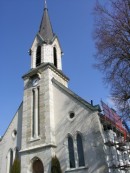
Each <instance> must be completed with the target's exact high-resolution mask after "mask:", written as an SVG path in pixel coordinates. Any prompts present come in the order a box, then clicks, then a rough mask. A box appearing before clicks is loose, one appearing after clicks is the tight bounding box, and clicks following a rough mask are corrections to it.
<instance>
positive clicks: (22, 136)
mask: <svg viewBox="0 0 130 173" xmlns="http://www.w3.org/2000/svg"><path fill="white" fill-rule="evenodd" d="M29 54H30V56H31V65H30V69H29V71H28V72H27V73H26V74H24V75H23V76H22V78H23V82H24V91H23V100H22V102H21V105H20V106H19V108H18V110H17V111H16V114H15V115H14V117H13V119H12V121H11V123H10V125H9V126H8V128H7V130H6V132H5V134H4V135H3V136H2V138H1V141H0V173H10V170H11V167H12V165H13V162H14V160H15V158H16V157H18V158H19V160H20V164H21V173H51V166H52V165H51V160H52V158H53V157H55V156H56V157H57V158H58V160H59V162H60V165H61V170H62V173H107V172H108V165H107V162H106V155H105V151H104V140H103V128H102V124H101V122H100V117H99V114H100V107H99V105H93V104H90V103H88V102H87V101H86V100H84V99H82V98H81V97H80V96H78V95H77V94H75V93H74V92H73V91H71V90H70V89H69V88H68V82H69V78H68V77H67V76H66V75H65V74H64V73H63V71H62V54H63V53H62V49H61V45H60V42H59V38H58V37H57V35H55V34H54V32H53V29H52V25H51V21H50V18H49V14H48V8H47V5H46V3H45V6H44V12H43V17H42V20H41V24H40V27H39V31H38V33H37V35H36V36H35V39H34V41H33V43H32V47H31V48H30V51H29Z"/></svg>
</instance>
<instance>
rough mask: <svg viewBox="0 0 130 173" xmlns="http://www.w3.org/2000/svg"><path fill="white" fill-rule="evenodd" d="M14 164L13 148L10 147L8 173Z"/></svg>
mask: <svg viewBox="0 0 130 173" xmlns="http://www.w3.org/2000/svg"><path fill="white" fill-rule="evenodd" d="M12 165H13V150H12V149H10V150H9V152H8V155H7V173H10V171H11V168H12Z"/></svg>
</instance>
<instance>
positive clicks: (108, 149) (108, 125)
mask: <svg viewBox="0 0 130 173" xmlns="http://www.w3.org/2000/svg"><path fill="white" fill-rule="evenodd" d="M102 107H103V110H105V111H104V114H100V121H101V124H102V127H103V138H104V150H105V153H106V160H107V164H108V168H109V172H110V173H130V135H129V133H128V131H127V130H126V128H125V127H124V126H123V124H122V121H121V119H120V117H119V116H118V115H117V114H116V113H115V112H114V113H113V110H111V109H110V108H109V107H108V106H107V105H106V104H105V103H102Z"/></svg>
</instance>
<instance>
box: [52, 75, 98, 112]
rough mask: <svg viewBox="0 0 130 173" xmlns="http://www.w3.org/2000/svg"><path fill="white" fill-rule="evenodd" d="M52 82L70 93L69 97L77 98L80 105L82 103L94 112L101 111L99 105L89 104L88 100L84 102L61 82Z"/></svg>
mask: <svg viewBox="0 0 130 173" xmlns="http://www.w3.org/2000/svg"><path fill="white" fill-rule="evenodd" d="M52 82H53V83H54V84H55V85H56V86H58V87H59V88H60V89H62V90H64V91H65V92H66V93H68V94H69V95H71V96H72V97H73V98H75V99H76V100H78V101H79V102H80V103H82V104H83V105H84V106H86V107H87V108H89V109H90V110H92V111H99V112H100V111H101V109H100V106H99V105H95V106H93V105H91V104H90V103H88V102H87V101H86V100H84V99H83V98H81V97H80V96H78V95H77V94H75V93H74V92H73V91H71V90H70V89H68V88H66V87H65V86H64V85H62V84H61V83H60V82H58V81H57V80H56V79H54V78H53V79H52Z"/></svg>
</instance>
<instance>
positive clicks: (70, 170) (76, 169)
mask: <svg viewBox="0 0 130 173" xmlns="http://www.w3.org/2000/svg"><path fill="white" fill-rule="evenodd" d="M83 169H88V166H82V167H78V168H70V169H68V170H66V171H65V172H76V171H80V170H83Z"/></svg>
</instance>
